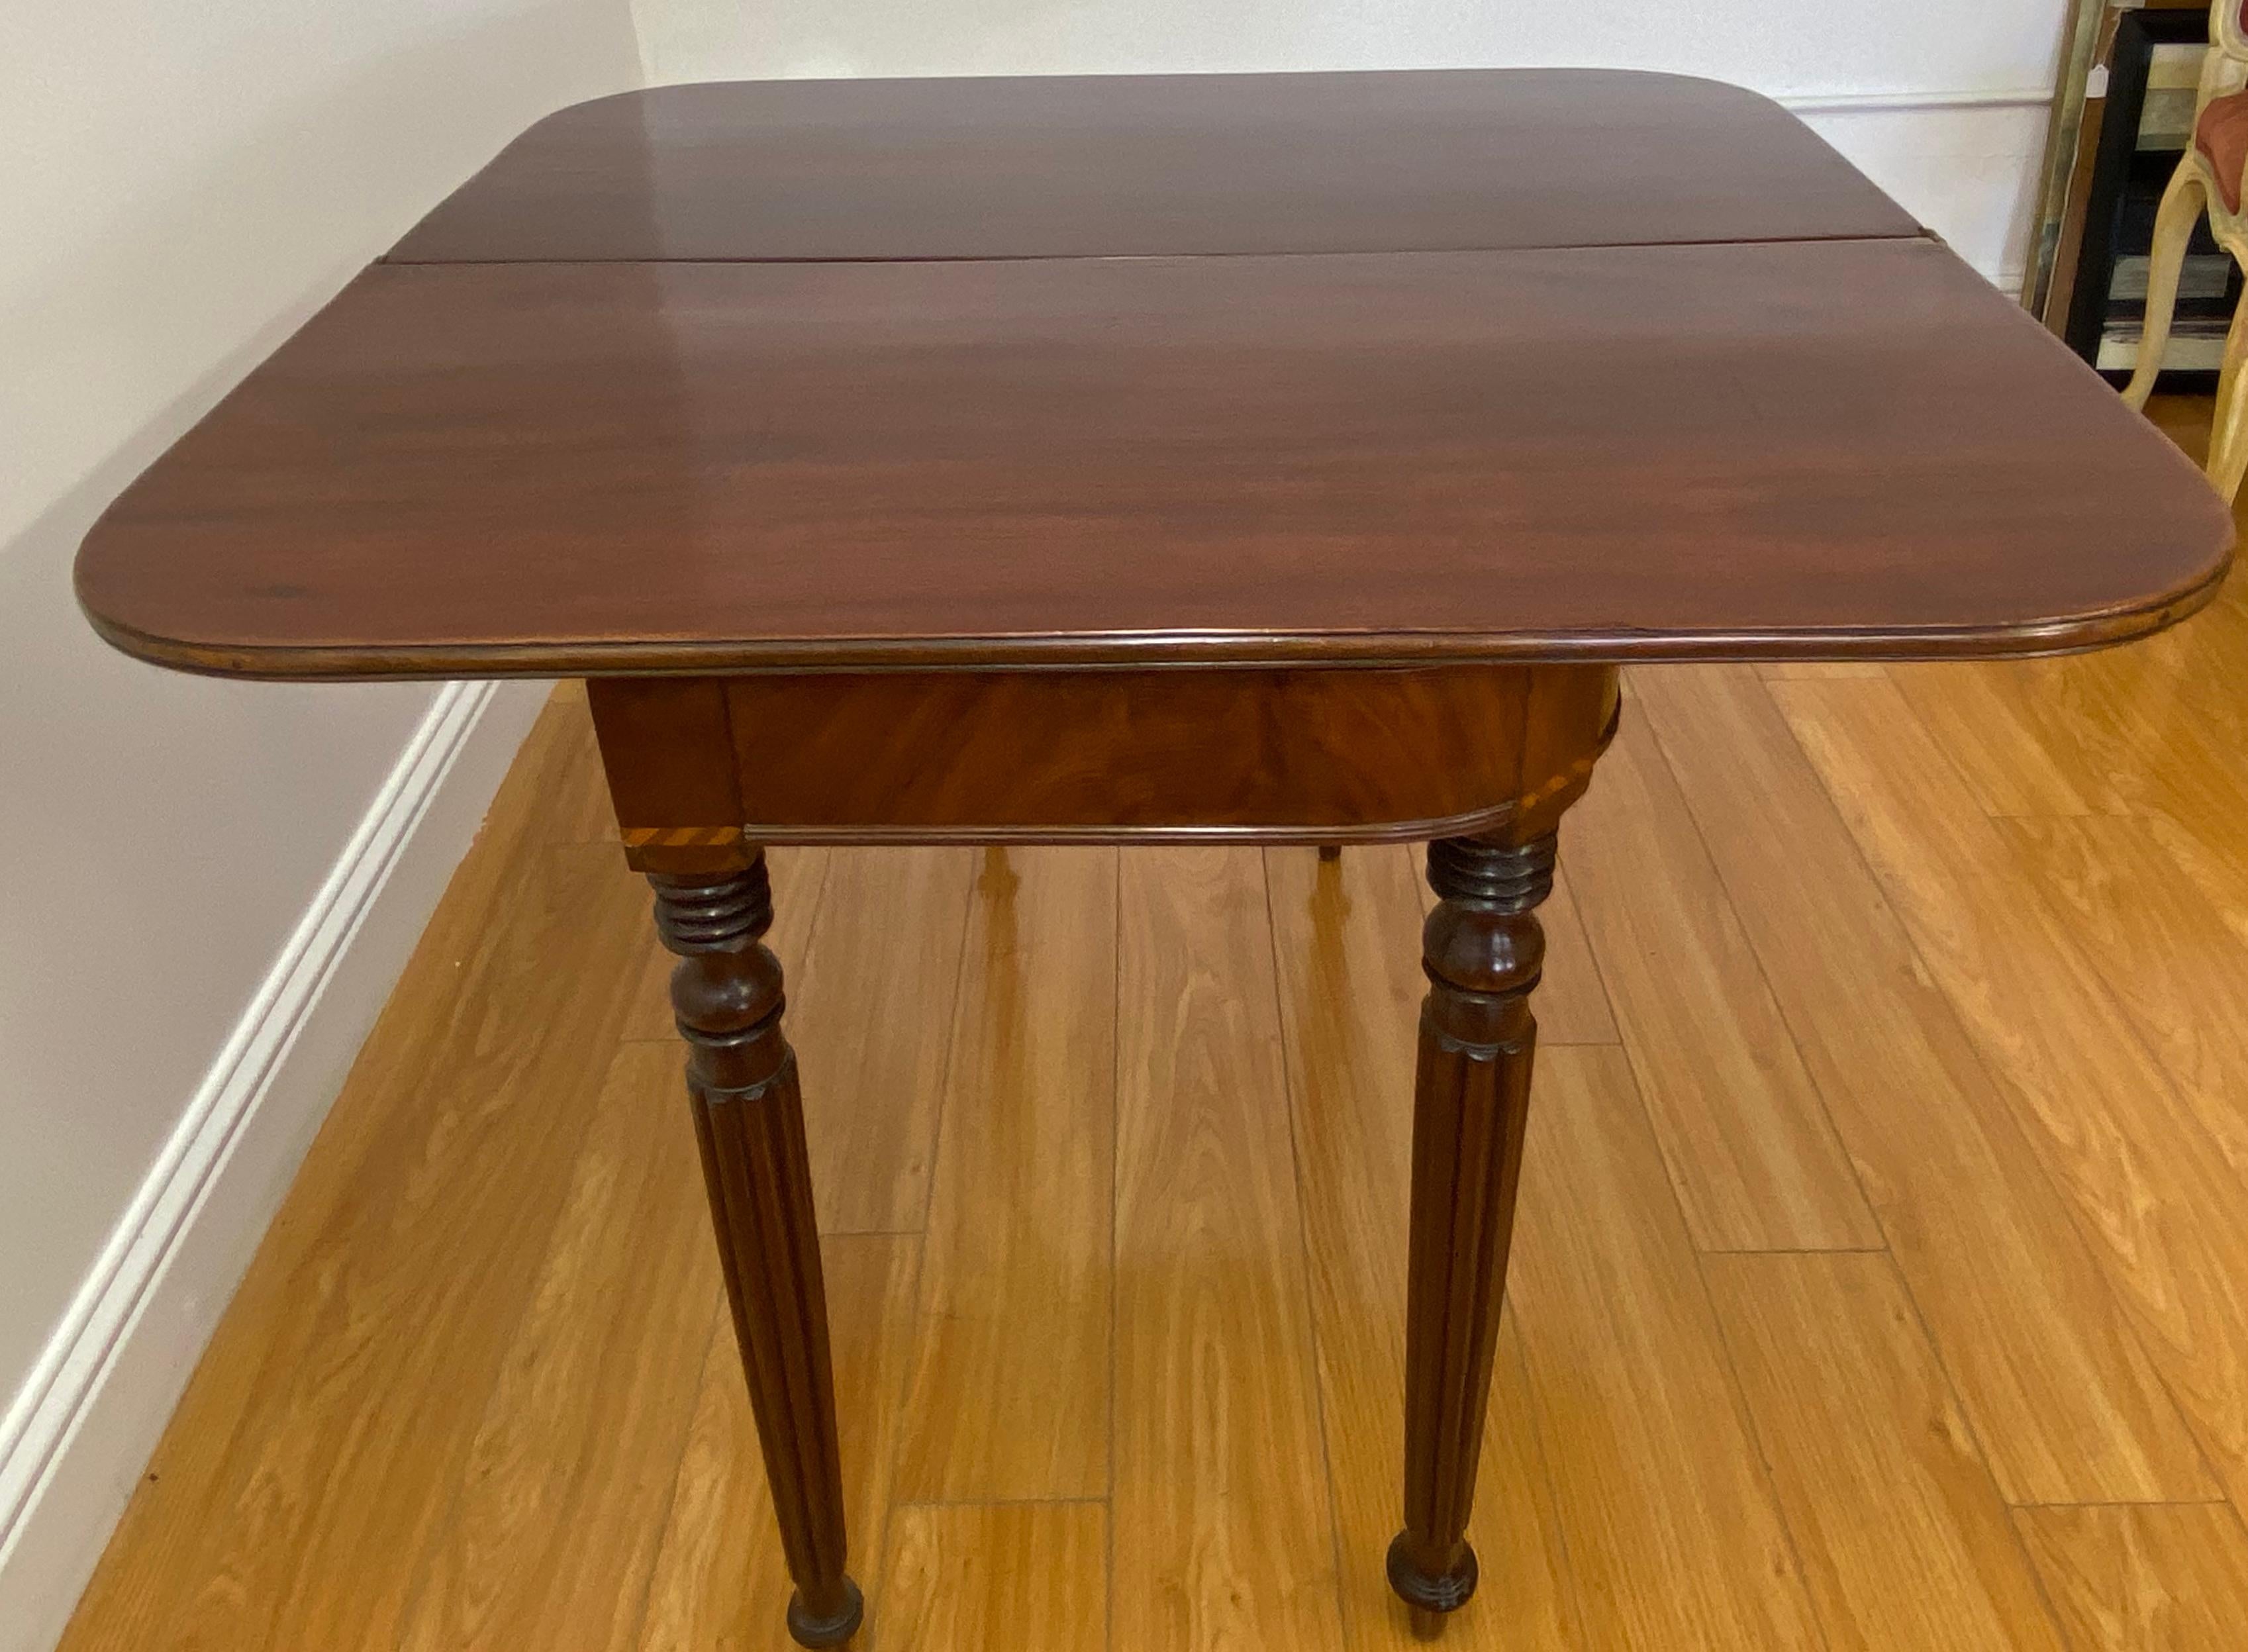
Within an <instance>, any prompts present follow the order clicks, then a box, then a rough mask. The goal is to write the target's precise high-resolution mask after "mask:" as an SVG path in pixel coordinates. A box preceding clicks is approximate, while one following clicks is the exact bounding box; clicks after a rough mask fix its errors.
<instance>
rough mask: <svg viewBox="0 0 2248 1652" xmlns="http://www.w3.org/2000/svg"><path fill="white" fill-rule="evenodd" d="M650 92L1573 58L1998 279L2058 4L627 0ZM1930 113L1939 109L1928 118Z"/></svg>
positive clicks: (2033, 151) (2013, 258)
mask: <svg viewBox="0 0 2248 1652" xmlns="http://www.w3.org/2000/svg"><path fill="white" fill-rule="evenodd" d="M633 10H634V17H636V18H637V19H638V21H639V24H640V32H641V51H642V55H643V57H644V58H645V60H646V63H647V65H648V78H649V79H651V80H652V81H670V80H702V79H748V78H756V77H762V76H818V75H920V74H1069V73H1079V74H1125V73H1134V72H1137V73H1158V72H1169V73H1187V72H1198V71H1214V70H1259V69H1376V68H1387V69H1411V68H1439V67H1463V66H1484V67H1494V66H1506V65H1553V64H1578V65H1593V66H1598V67H1614V68H1634V69H1667V70H1673V71H1677V72H1683V73H1689V74H1701V75H1709V76H1712V77H1714V78H1716V79H1720V80H1731V81H1735V82H1737V83H1738V84H1740V85H1743V86H1753V87H1754V88H1756V89H1757V90H1758V91H1759V92H1764V93H1771V94H1772V95H1774V96H1777V97H1780V98H1783V99H1786V100H1789V101H1790V102H1792V103H1797V104H1807V105H1809V106H1810V107H1809V108H1808V109H1807V110H1806V118H1808V119H1810V120H1811V122H1812V124H1813V126H1814V127H1817V128H1818V129H1819V131H1820V133H1821V134H1824V135H1825V136H1826V137H1827V140H1828V141H1831V142H1833V144H1834V145H1835V146H1836V147H1839V148H1840V149H1841V150H1842V151H1843V152H1844V153H1845V154H1847V155H1849V156H1850V158H1851V159H1852V160H1854V161H1857V162H1858V163H1859V164H1860V165H1861V167H1863V168H1865V169H1866V170H1867V171H1868V173H1869V174H1871V175H1872V176H1873V178H1874V181H1875V182H1878V183H1880V184H1881V185H1882V186H1883V187H1884V188H1885V189H1888V191H1889V193H1890V194H1892V195H1895V196H1896V198H1897V199H1898V200H1899V201H1901V202H1903V204H1904V205H1905V207H1906V208H1907V209H1909V210H1911V211H1913V212H1915V213H1916V214H1917V215H1919V216H1920V217H1921V219H1922V222H1923V223H1928V224H1929V225H1931V226H1932V227H1933V228H1935V229H1936V230H1937V231H1938V232H1940V233H1941V234H1943V236H1946V237H1947V238H1948V239H1949V240H1950V242H1951V243H1952V244H1953V245H1954V246H1956V247H1957V248H1958V250H1960V252H1961V253H1962V254H1963V255H1964V257H1967V258H1968V259H1969V260H1970V262H1971V263H1973V264H1975V265H1976V266H1977V268H1979V269H1981V270H1983V271H1984V272H1985V273H1986V274H1989V275H1991V276H1992V277H1994V278H1998V277H2001V276H2002V275H2011V274H2012V273H2013V272H2016V271H2019V269H2020V267H2021V262H2022V256H2023V251H2024V249H2025V246H2026V244H2027V235H2028V224H2029V217H2030V212H2031V206H2032V191H2031V185H2030V175H2031V174H2032V173H2033V172H2034V171H2035V170H2036V168H2037V162H2038V156H2039V150H2040V148H2041V147H2042V145H2043V142H2044V137H2045V115H2046V111H2045V100H2046V95H2047V88H2049V87H2050V86H2051V85H2052V83H2053V76H2054V74H2055V72H2056V70H2057V66H2058V65H2059V62H2060V48H2061V39H2060V37H2061V31H2062V29H2063V26H2064V24H2065V19H2066V10H2067V5H2066V0H1972V3H1962V0H1868V3H1865V4H1863V5H1858V6H1850V5H1844V4H1840V3H1838V0H1220V3H1211V0H1074V3H1066V0H633ZM1930 99H1933V102H1934V105H1935V106H1933V107H1929V106H1926V105H1927V104H1928V103H1929V100H1930Z"/></svg>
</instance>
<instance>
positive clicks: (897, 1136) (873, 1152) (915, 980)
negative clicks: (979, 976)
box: [774, 848, 977, 1233]
mask: <svg viewBox="0 0 2248 1652" xmlns="http://www.w3.org/2000/svg"><path fill="white" fill-rule="evenodd" d="M830 853H831V856H832V859H831V860H830V863H829V867H828V872H827V878H826V884H825V887H824V888H823V889H822V891H821V894H820V896H819V918H818V922H816V923H815V924H814V926H813V928H812V934H811V938H810V941H809V942H808V943H807V945H806V947H805V956H804V963H803V965H802V967H801V968H800V969H798V970H797V972H796V975H795V977H794V978H793V979H792V980H791V981H790V982H789V984H788V1036H789V1042H790V1044H791V1045H793V1046H794V1048H795V1050H796V1054H797V1061H798V1065H799V1066H801V1068H802V1069H803V1073H804V1096H805V1137H806V1140H807V1142H808V1144H809V1146H810V1149H811V1155H812V1188H813V1190H814V1198H815V1201H816V1203H818V1205H819V1230H820V1231H821V1232H823V1233H895V1232H906V1231H918V1230H920V1228H921V1225H922V1220H923V1218H924V1217H925V1216H926V1214H927V1211H928V1209H929V1164H930V1161H931V1159H932V1157H933V1156H934V1154H935V1150H936V1107H937V1095H938V1092H939V1090H940V1088H941V1087H942V1085H943V1083H944V1063H945V1050H946V1046H947V1045H949V1042H950V1040H951V1037H952V1006H953V996H954V993H955V991H956V989H957V987H958V985H959V981H960V956H961V953H960V949H961V943H962V942H963V939H964V938H965V936H966V934H967V929H968V895H969V890H970V887H971V886H972V885H973V884H974V882H975V879H976V867H977V855H976V851H974V850H972V849H959V848H941V849H889V848H884V849H850V850H833V851H830ZM774 922H776V924H778V922H779V920H778V908H776V916H775V920H774ZM783 967H784V968H785V967H786V961H785V960H784V961H783Z"/></svg>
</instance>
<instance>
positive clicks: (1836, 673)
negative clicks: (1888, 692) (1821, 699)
mask: <svg viewBox="0 0 2248 1652" xmlns="http://www.w3.org/2000/svg"><path fill="white" fill-rule="evenodd" d="M1885 669H1886V667H1884V666H1883V664H1882V663H1881V661H1879V660H1772V661H1766V662H1765V664H1763V665H1760V666H1758V667H1757V668H1756V671H1757V675H1758V676H1761V677H1764V678H1766V679H1768V680H1769V681H1771V682H1789V681H1791V680H1797V679H1806V678H1808V679H1816V678H1819V677H1877V676H1879V675H1881V673H1882V671H1883V670H1885Z"/></svg>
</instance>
